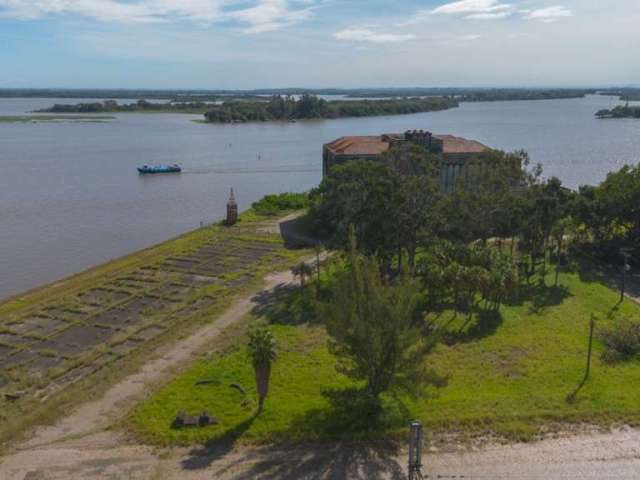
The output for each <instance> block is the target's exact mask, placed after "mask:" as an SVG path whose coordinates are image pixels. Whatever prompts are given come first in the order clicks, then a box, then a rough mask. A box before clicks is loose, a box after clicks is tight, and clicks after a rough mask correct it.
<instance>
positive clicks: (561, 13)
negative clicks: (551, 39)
mask: <svg viewBox="0 0 640 480" xmlns="http://www.w3.org/2000/svg"><path fill="white" fill-rule="evenodd" d="M572 16H573V12H572V11H571V10H569V9H568V8H567V7H563V6H561V5H556V6H554V7H547V8H540V9H538V10H531V11H528V12H526V16H525V18H526V19H527V20H539V21H541V22H554V21H556V20H559V19H561V18H566V17H572Z"/></svg>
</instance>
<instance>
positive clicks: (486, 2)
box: [430, 0, 513, 18]
mask: <svg viewBox="0 0 640 480" xmlns="http://www.w3.org/2000/svg"><path fill="white" fill-rule="evenodd" d="M512 10H513V5H512V4H510V3H500V1H499V0H460V1H457V2H451V3H447V4H445V5H441V6H439V7H437V8H434V9H433V10H431V11H430V13H431V14H432V15H467V16H468V17H472V16H477V15H485V16H486V15H498V14H499V15H501V16H499V17H497V18H503V17H504V16H506V15H508V14H510V12H511V11H512ZM485 18H489V17H485Z"/></svg>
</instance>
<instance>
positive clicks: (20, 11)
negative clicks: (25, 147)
mask: <svg viewBox="0 0 640 480" xmlns="http://www.w3.org/2000/svg"><path fill="white" fill-rule="evenodd" d="M293 4H301V5H302V6H301V7H296V6H295V5H293ZM234 7H238V8H237V9H235V10H234V9H233V8H234ZM313 9H314V6H313V0H251V1H250V2H247V1H243V0H137V1H126V0H0V17H1V16H4V17H13V18H19V19H25V20H28V19H37V18H42V17H46V16H49V15H65V14H67V15H80V16H83V17H87V18H91V19H94V20H98V21H101V22H112V23H125V24H140V23H167V22H173V21H183V20H187V21H191V22H196V23H205V24H210V23H214V22H236V23H239V24H240V25H243V26H244V31H245V32H247V33H260V32H266V31H273V30H278V29H280V28H283V27H286V26H289V25H293V24H295V23H298V22H301V21H303V20H306V19H307V18H309V17H310V16H311V14H312V10H313Z"/></svg>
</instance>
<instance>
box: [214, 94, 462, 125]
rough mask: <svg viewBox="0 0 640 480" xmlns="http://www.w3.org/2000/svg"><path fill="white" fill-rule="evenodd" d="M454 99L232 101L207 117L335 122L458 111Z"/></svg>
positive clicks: (226, 120)
mask: <svg viewBox="0 0 640 480" xmlns="http://www.w3.org/2000/svg"><path fill="white" fill-rule="evenodd" d="M457 106H458V102H457V101H456V100H454V99H452V98H441V97H433V98H427V99H421V98H406V99H392V100H362V101H348V100H335V101H326V100H323V99H321V98H319V97H317V96H314V95H307V94H304V95H302V96H301V97H300V98H299V99H298V100H296V99H294V98H293V97H282V96H274V97H272V98H270V99H269V100H267V101H261V102H244V101H242V102H241V101H231V102H225V103H223V104H222V105H216V106H213V107H211V108H210V110H209V111H208V112H207V113H205V115H204V116H205V120H206V121H207V122H211V123H241V122H265V121H271V120H280V121H286V120H289V121H291V120H304V119H332V118H347V117H373V116H382V115H405V114H410V113H421V112H432V111H439V110H448V109H450V108H456V107H457Z"/></svg>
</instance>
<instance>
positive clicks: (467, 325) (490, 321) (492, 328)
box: [442, 305, 504, 345]
mask: <svg viewBox="0 0 640 480" xmlns="http://www.w3.org/2000/svg"><path fill="white" fill-rule="evenodd" d="M465 315H466V319H465V321H464V322H463V323H462V325H460V327H458V328H457V329H455V330H453V329H451V328H449V329H447V330H445V333H443V334H442V341H443V342H444V343H446V344H447V345H454V344H456V343H469V342H473V341H476V340H481V339H483V338H486V337H489V336H491V335H494V334H495V333H496V331H497V330H498V328H499V327H500V325H502V322H503V321H504V317H503V316H502V313H500V311H499V310H493V309H490V310H487V309H483V308H480V307H479V306H477V305H476V306H473V307H470V310H469V311H468V312H465ZM456 318H457V314H456V315H454V317H452V318H451V320H450V322H449V323H451V322H453V321H454V320H456Z"/></svg>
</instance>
